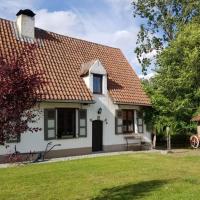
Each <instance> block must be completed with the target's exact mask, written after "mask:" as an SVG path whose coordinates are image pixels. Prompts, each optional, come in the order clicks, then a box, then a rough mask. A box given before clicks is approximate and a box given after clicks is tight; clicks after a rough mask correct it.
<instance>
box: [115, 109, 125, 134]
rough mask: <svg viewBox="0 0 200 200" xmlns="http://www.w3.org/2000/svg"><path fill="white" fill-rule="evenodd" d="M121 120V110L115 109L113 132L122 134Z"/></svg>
mask: <svg viewBox="0 0 200 200" xmlns="http://www.w3.org/2000/svg"><path fill="white" fill-rule="evenodd" d="M122 128H123V121H122V110H116V112H115V134H122V133H123V131H122Z"/></svg>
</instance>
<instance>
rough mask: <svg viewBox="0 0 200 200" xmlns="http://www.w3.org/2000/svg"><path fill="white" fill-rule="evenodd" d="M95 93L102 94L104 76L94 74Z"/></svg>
mask: <svg viewBox="0 0 200 200" xmlns="http://www.w3.org/2000/svg"><path fill="white" fill-rule="evenodd" d="M93 93H94V94H102V75H99V74H93Z"/></svg>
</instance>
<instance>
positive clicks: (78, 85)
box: [0, 19, 150, 105]
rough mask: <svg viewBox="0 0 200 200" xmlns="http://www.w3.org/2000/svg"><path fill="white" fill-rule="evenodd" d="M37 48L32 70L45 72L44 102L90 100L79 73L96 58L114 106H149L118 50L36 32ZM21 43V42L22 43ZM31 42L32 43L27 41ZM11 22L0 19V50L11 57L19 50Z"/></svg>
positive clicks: (16, 34)
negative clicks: (103, 69) (103, 72)
mask: <svg viewBox="0 0 200 200" xmlns="http://www.w3.org/2000/svg"><path fill="white" fill-rule="evenodd" d="M35 36H36V39H35V41H34V42H36V43H37V44H38V47H37V48H36V49H35V50H34V51H35V52H34V55H35V61H36V66H34V69H32V70H37V71H42V72H43V73H44V78H45V80H48V84H47V85H46V86H43V87H41V88H40V90H41V92H43V94H44V95H43V100H66V101H92V100H93V97H92V94H91V92H90V91H89V89H88V88H87V87H86V84H85V83H84V80H83V78H82V77H81V76H80V70H81V66H82V64H83V63H88V62H91V61H92V60H97V59H99V60H100V62H101V63H102V64H103V66H104V67H105V69H106V71H107V73H108V90H109V94H110V96H111V98H112V99H113V101H114V102H115V103H125V104H136V105H150V101H149V98H148V97H147V95H146V94H145V93H144V91H143V89H142V86H141V83H140V80H139V78H138V77H137V75H136V73H135V72H134V70H133V69H132V67H131V66H130V64H129V63H128V61H127V60H126V58H125V57H124V55H123V53H122V52H121V50H120V49H117V48H112V47H108V46H105V45H100V44H96V43H93V42H88V41H84V40H80V39H75V38H71V37H67V36H62V35H59V34H55V33H52V32H48V31H45V30H42V29H38V28H36V29H35ZM23 40H24V41H23ZM29 42H31V41H29ZM24 43H26V38H21V39H19V35H18V33H17V31H16V25H15V23H14V22H11V21H8V20H4V19H0V50H1V53H2V54H3V55H4V56H7V57H11V55H10V54H11V49H12V48H15V49H22V48H23V44H24Z"/></svg>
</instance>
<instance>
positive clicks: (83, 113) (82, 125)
mask: <svg viewBox="0 0 200 200" xmlns="http://www.w3.org/2000/svg"><path fill="white" fill-rule="evenodd" d="M79 137H87V110H86V109H80V110H79Z"/></svg>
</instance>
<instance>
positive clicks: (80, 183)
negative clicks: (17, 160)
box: [0, 153, 200, 200]
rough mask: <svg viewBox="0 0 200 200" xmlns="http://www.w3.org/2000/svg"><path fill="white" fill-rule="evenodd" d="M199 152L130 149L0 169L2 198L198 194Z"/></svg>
mask: <svg viewBox="0 0 200 200" xmlns="http://www.w3.org/2000/svg"><path fill="white" fill-rule="evenodd" d="M199 155H200V154H197V155H193V154H191V153H184V154H183V153H177V154H168V155H161V154H129V155H120V156H110V157H99V158H90V159H83V160H74V161H66V162H59V163H49V164H41V165H38V164H32V165H26V166H20V167H13V168H7V169H0V199H1V200H4V199H5V200H9V199H14V200H18V199H20V200H23V199H26V200H32V199H34V200H35V199H37V200H40V199H45V200H48V199H52V200H56V199H58V200H62V199H64V200H75V199H76V200H78V199H83V200H86V199H90V200H103V199H106V200H131V199H150V200H152V199H157V200H162V199H167V200H173V199H177V200H184V199H187V200H188V199H192V200H193V199H200V193H199V192H200V156H199Z"/></svg>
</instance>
